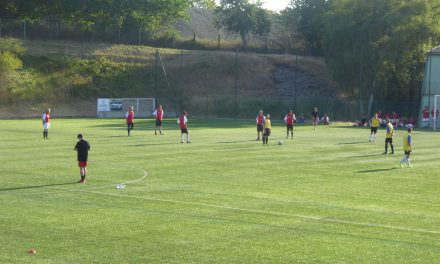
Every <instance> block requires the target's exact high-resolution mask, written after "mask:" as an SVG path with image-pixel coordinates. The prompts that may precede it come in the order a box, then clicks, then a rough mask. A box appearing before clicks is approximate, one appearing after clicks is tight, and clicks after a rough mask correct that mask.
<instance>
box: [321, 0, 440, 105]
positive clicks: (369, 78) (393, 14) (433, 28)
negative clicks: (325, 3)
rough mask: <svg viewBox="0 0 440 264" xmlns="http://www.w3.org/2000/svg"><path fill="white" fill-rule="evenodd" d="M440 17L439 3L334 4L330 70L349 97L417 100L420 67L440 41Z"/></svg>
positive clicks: (377, 0) (329, 18)
mask: <svg viewBox="0 0 440 264" xmlns="http://www.w3.org/2000/svg"><path fill="white" fill-rule="evenodd" d="M439 18H440V3H439V2H438V1H435V0H432V1H431V0H428V1H426V0H413V1H406V0H390V1H382V0H370V1H363V0H350V1H347V0H334V1H333V2H332V5H331V8H330V10H329V12H328V13H327V15H326V20H325V24H326V27H325V35H324V37H323V46H324V49H325V56H326V62H327V65H328V66H329V67H330V69H331V70H332V72H333V75H334V77H335V79H336V80H337V81H338V82H339V83H340V84H341V85H342V86H343V87H344V88H345V90H346V91H347V92H348V93H349V94H352V95H359V96H362V97H364V95H366V96H368V95H369V94H370V93H372V94H374V95H375V96H376V97H379V98H383V99H388V100H415V99H417V98H414V96H416V95H417V94H419V93H418V92H415V91H413V90H412V89H414V84H415V83H419V84H421V80H422V69H421V68H420V67H416V66H417V65H419V64H420V62H421V61H423V60H424V56H425V52H426V50H427V49H428V48H427V47H428V46H432V45H433V44H432V43H431V42H432V41H434V42H435V41H438V40H440V25H439V22H438V21H439ZM419 86H421V85H419ZM418 89H419V88H418ZM359 93H361V94H359ZM410 95H411V97H410Z"/></svg>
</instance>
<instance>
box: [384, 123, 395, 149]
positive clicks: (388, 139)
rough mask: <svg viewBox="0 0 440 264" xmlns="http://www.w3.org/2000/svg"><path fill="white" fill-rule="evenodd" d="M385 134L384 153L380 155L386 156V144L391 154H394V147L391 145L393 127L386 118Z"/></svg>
mask: <svg viewBox="0 0 440 264" xmlns="http://www.w3.org/2000/svg"><path fill="white" fill-rule="evenodd" d="M386 129H387V134H386V138H385V152H384V153H382V154H385V155H386V154H388V143H389V144H390V146H391V154H394V145H393V135H394V127H393V125H392V124H391V122H390V119H389V118H387V126H386Z"/></svg>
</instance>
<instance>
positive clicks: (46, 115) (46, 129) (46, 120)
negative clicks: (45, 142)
mask: <svg viewBox="0 0 440 264" xmlns="http://www.w3.org/2000/svg"><path fill="white" fill-rule="evenodd" d="M42 120H43V139H48V134H49V128H50V108H47V109H46V112H45V113H44V114H43V117H42Z"/></svg>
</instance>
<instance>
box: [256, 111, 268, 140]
mask: <svg viewBox="0 0 440 264" xmlns="http://www.w3.org/2000/svg"><path fill="white" fill-rule="evenodd" d="M255 121H256V122H257V140H260V134H261V138H263V129H264V122H266V117H265V116H264V114H263V110H260V112H259V113H258V115H257V118H255Z"/></svg>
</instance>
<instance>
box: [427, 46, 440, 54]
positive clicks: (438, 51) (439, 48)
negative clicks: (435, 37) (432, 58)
mask: <svg viewBox="0 0 440 264" xmlns="http://www.w3.org/2000/svg"><path fill="white" fill-rule="evenodd" d="M428 54H432V55H440V46H437V47H435V48H433V49H432V50H430V51H428Z"/></svg>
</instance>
